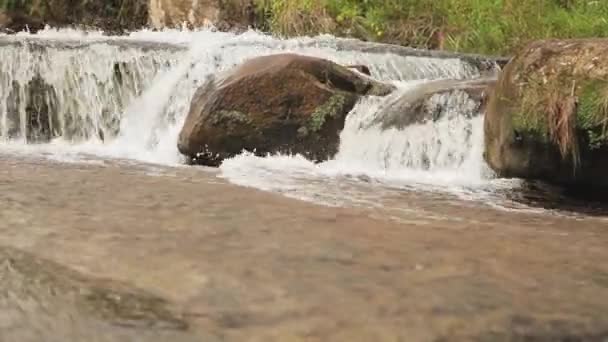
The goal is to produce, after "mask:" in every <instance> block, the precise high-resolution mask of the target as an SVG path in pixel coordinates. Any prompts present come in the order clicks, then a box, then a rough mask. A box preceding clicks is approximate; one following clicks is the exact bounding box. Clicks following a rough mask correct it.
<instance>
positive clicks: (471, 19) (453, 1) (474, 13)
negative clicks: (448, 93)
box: [255, 0, 608, 54]
mask: <svg viewBox="0 0 608 342" xmlns="http://www.w3.org/2000/svg"><path fill="white" fill-rule="evenodd" d="M255 1H256V2H257V6H258V12H259V13H260V16H261V17H262V18H263V20H262V22H263V23H265V24H264V25H265V26H266V27H265V28H266V29H268V30H270V31H272V32H275V33H277V34H280V35H284V36H295V35H316V34H319V33H332V34H336V35H341V36H352V37H356V38H361V39H365V40H373V41H381V42H389V43H398V44H402V45H409V46H414V47H423V48H444V49H446V50H453V51H462V52H477V53H487V54H509V53H511V52H513V50H514V49H516V48H517V47H519V46H521V45H522V44H525V43H526V42H527V41H530V40H534V39H541V38H576V37H608V1H605V0H533V1H531V0H384V1H379V0H255Z"/></svg>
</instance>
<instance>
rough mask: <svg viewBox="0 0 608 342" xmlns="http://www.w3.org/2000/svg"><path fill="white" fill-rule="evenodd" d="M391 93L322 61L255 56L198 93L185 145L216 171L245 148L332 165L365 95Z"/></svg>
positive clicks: (185, 132) (291, 56) (184, 131)
mask: <svg viewBox="0 0 608 342" xmlns="http://www.w3.org/2000/svg"><path fill="white" fill-rule="evenodd" d="M392 90H393V87H392V86H389V85H386V84H382V83H379V82H376V81H374V80H372V79H371V78H369V77H367V76H365V75H363V74H360V73H357V72H355V71H351V70H349V69H348V68H346V67H343V66H340V65H338V64H335V63H333V62H330V61H327V60H323V59H319V58H314V57H305V56H299V55H294V54H280V55H271V56H264V57H258V58H254V59H251V60H249V61H247V62H245V63H244V64H242V65H241V66H239V67H237V68H235V69H233V70H231V71H229V72H227V73H225V74H223V75H219V76H218V77H216V78H214V79H212V80H210V81H208V82H207V83H206V84H205V85H203V86H202V87H201V88H200V89H199V90H198V91H197V92H196V94H195V95H194V98H193V100H192V103H191V106H190V112H189V113H188V116H187V118H186V122H185V124H184V127H183V128H182V131H181V133H180V136H179V142H178V148H179V151H180V152H181V153H183V154H185V155H186V156H189V157H191V158H193V160H194V161H195V162H197V163H200V164H205V165H212V166H216V165H218V164H219V163H221V161H222V160H223V159H225V158H228V157H231V156H234V155H236V154H239V153H241V152H242V151H243V150H248V151H255V153H257V154H258V155H265V154H267V153H274V152H285V153H300V154H303V155H304V156H306V157H308V158H309V159H312V160H315V161H320V160H325V159H327V158H329V157H331V156H332V155H334V154H335V153H336V152H337V150H338V143H339V134H340V131H341V130H342V128H343V127H344V120H345V118H346V115H347V114H348V112H349V111H350V110H351V109H352V108H353V106H354V105H355V103H356V102H357V100H358V98H359V97H360V96H362V95H386V94H388V93H390V92H391V91H392Z"/></svg>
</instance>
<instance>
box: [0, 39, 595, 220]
mask: <svg viewBox="0 0 608 342" xmlns="http://www.w3.org/2000/svg"><path fill="white" fill-rule="evenodd" d="M1 38H2V42H3V43H4V44H3V46H2V47H1V48H0V68H1V70H2V79H0V82H2V83H1V84H0V86H1V87H0V141H2V142H1V144H2V151H3V152H5V153H6V152H10V153H17V154H21V155H23V154H29V155H34V156H36V155H37V156H45V158H50V159H54V160H59V161H64V162H65V161H84V160H89V161H90V160H91V159H96V158H110V159H126V160H131V161H134V162H147V163H154V164H160V165H165V166H172V167H180V165H183V159H182V157H181V156H180V155H179V153H178V152H177V148H176V139H177V135H178V133H179V130H180V128H181V125H182V123H183V121H184V118H185V114H186V113H187V110H188V106H189V103H190V100H191V98H192V96H193V94H194V91H195V90H196V88H197V87H198V86H200V85H201V84H202V83H203V82H204V81H205V80H206V78H207V77H209V75H212V74H214V73H217V72H219V71H222V70H226V69H229V68H231V67H233V66H235V65H237V64H239V63H240V62H242V61H244V60H246V59H248V58H251V57H254V56H259V55H265V54H273V53H282V52H295V53H300V54H306V55H312V56H318V57H323V58H327V59H330V60H333V61H335V62H338V63H341V64H365V65H367V66H369V67H370V69H371V73H372V76H373V77H374V78H376V79H379V80H382V81H385V82H390V83H393V84H395V85H396V86H397V87H398V91H397V92H396V93H395V94H393V95H392V96H389V97H387V98H373V97H369V98H364V99H363V100H361V101H360V102H359V103H358V104H357V105H356V107H355V108H354V110H353V111H352V113H351V114H350V115H349V117H348V119H347V122H346V126H345V129H344V130H343V132H342V135H341V144H340V149H339V153H338V155H337V156H336V157H335V158H334V159H333V160H330V161H328V162H325V163H321V164H314V163H311V162H308V161H307V160H305V159H303V158H301V157H300V156H285V155H283V156H281V155H278V156H267V157H265V158H260V157H255V156H253V155H251V154H248V153H243V154H242V155H240V156H237V157H235V158H233V159H230V160H227V161H226V162H225V163H224V164H223V165H222V166H221V167H220V169H219V171H218V177H221V178H225V179H227V180H228V181H230V182H233V183H235V184H239V185H243V186H249V187H255V188H258V189H262V190H267V191H273V192H280V193H282V194H284V195H286V196H290V197H294V198H298V199H303V200H308V201H314V202H318V203H321V204H325V205H337V206H344V205H380V206H381V205H382V198H383V196H384V195H386V194H390V193H392V192H394V191H425V192H439V193H442V194H444V195H445V196H448V197H453V198H454V199H455V200H457V201H458V200H473V201H478V202H480V203H484V204H486V205H491V206H495V207H500V208H504V209H508V210H511V209H517V210H538V209H542V208H543V207H544V209H547V208H553V207H555V206H563V205H560V202H562V203H561V204H563V200H561V197H560V196H559V195H558V196H557V198H558V199H560V200H558V201H555V200H554V198H550V197H556V196H553V195H555V191H553V190H551V191H545V190H540V192H539V189H543V188H542V187H541V188H539V187H530V186H528V185H525V186H524V185H523V184H522V182H521V181H518V180H504V179H496V178H495V177H494V176H493V174H492V172H491V171H490V170H489V169H488V167H487V166H486V164H485V163H484V161H483V159H482V151H483V118H482V117H480V116H476V115H475V114H477V113H472V112H471V106H472V104H471V100H469V99H468V98H467V97H466V96H465V97H463V96H462V95H460V96H456V95H454V96H443V97H440V98H437V97H435V98H434V99H433V100H432V101H435V102H436V103H437V105H439V106H442V107H443V108H445V109H446V112H447V115H445V116H444V117H443V118H442V119H441V120H439V121H437V122H429V123H425V124H419V125H414V126H411V127H407V128H406V129H403V130H397V129H388V130H382V129H380V128H379V127H377V126H374V125H370V123H371V122H372V121H373V120H374V119H375V118H376V116H377V115H378V113H379V112H380V111H379V109H380V108H381V107H382V106H384V105H386V104H388V103H390V101H392V100H393V99H394V98H395V97H397V96H399V95H400V94H402V93H404V92H407V91H408V90H410V89H412V88H415V87H416V86H417V85H418V84H421V83H424V82H425V81H429V80H437V79H445V78H451V79H454V78H456V79H468V78H475V77H478V76H479V74H480V71H479V70H477V69H476V67H474V66H472V65H470V64H468V63H466V62H463V61H461V60H458V59H432V58H421V57H403V56H398V55H395V54H381V53H361V52H357V51H347V50H346V51H345V50H343V49H339V44H338V42H341V41H344V40H339V39H336V38H333V37H330V36H321V37H316V38H299V39H292V40H277V39H274V38H271V37H268V36H265V35H261V34H259V33H256V32H246V33H244V34H241V35H233V34H230V33H219V32H212V31H209V30H204V31H198V32H185V31H163V32H148V31H140V32H136V33H132V34H131V35H130V36H124V37H106V36H103V35H101V34H100V33H97V32H82V31H73V30H53V29H47V30H45V31H41V32H39V33H38V34H35V35H30V34H26V33H22V34H18V35H14V36H3V37H1ZM36 82H38V83H36ZM32 84H34V85H35V84H43V85H44V87H46V88H44V89H47V90H45V91H42V92H41V91H39V90H38V91H37V93H36V92H31V91H29V89H30V88H31V89H34V86H33V85H32ZM38 89H40V88H38ZM35 93H36V94H35ZM34 96H38V97H40V98H41V99H39V100H38V102H37V103H39V104H38V106H39V107H40V106H43V107H45V108H48V110H49V111H50V112H52V115H51V118H50V119H48V121H50V123H44V122H43V123H42V124H38V125H36V124H32V123H31V122H28V116H27V110H28V108H27V106H28V100H27V99H28V98H31V97H34ZM30 121H31V119H30ZM43 126H44V127H49V126H50V129H49V130H50V131H51V135H52V139H51V140H50V141H45V142H44V143H36V144H33V143H28V140H32V139H34V138H35V137H37V136H39V135H40V134H41V132H40V127H43ZM42 133H43V132H42ZM522 186H523V188H522ZM522 189H523V190H522ZM530 189H534V190H533V191H531V192H530ZM549 195H551V196H549ZM535 198H536V199H538V198H541V199H543V200H541V201H534V200H531V199H535ZM545 200H546V201H545ZM531 204H532V205H531ZM570 206H572V207H573V208H574V209H573V210H574V211H579V209H581V210H584V209H585V208H588V207H589V204H588V203H578V202H576V201H568V204H567V205H566V207H570ZM569 211H571V210H569ZM591 211H592V212H597V210H596V209H593V210H591ZM600 212H602V210H600Z"/></svg>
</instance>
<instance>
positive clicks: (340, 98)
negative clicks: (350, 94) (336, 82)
mask: <svg viewBox="0 0 608 342" xmlns="http://www.w3.org/2000/svg"><path fill="white" fill-rule="evenodd" d="M345 104H346V98H345V97H344V95H342V94H336V95H333V96H332V97H330V98H329V100H327V101H325V103H324V104H323V105H321V106H319V107H318V108H317V109H316V110H315V111H314V112H313V113H312V115H311V116H310V119H309V122H308V128H309V130H310V131H311V132H318V131H319V130H320V129H321V128H322V127H323V125H324V124H325V121H327V117H331V118H335V117H336V116H337V115H338V114H339V113H340V112H342V110H343V108H344V105H345Z"/></svg>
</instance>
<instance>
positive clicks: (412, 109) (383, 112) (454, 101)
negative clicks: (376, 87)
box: [372, 77, 496, 129]
mask: <svg viewBox="0 0 608 342" xmlns="http://www.w3.org/2000/svg"><path fill="white" fill-rule="evenodd" d="M495 83H496V79H495V78H493V77H487V78H479V79H473V80H451V79H445V80H437V81H431V82H425V83H422V84H420V85H418V86H416V87H415V88H413V89H411V90H409V91H407V92H405V93H404V94H403V95H401V96H400V97H399V98H397V99H395V100H394V101H393V102H390V103H388V104H387V105H386V106H384V107H383V108H381V109H380V112H379V113H378V116H377V118H376V119H375V120H374V122H372V125H379V126H380V127H381V128H382V129H389V128H397V129H402V128H405V127H407V126H409V125H413V124H419V123H423V122H427V121H437V120H439V119H442V118H443V117H445V116H446V115H447V114H448V113H447V112H448V111H450V110H453V109H454V108H452V107H453V106H458V107H459V108H457V109H459V110H461V111H462V112H461V113H459V114H461V115H464V116H467V117H473V116H478V115H481V114H482V113H483V110H484V107H485V105H486V102H487V98H488V94H489V92H490V90H491V88H492V87H493V86H494V85H495Z"/></svg>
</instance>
